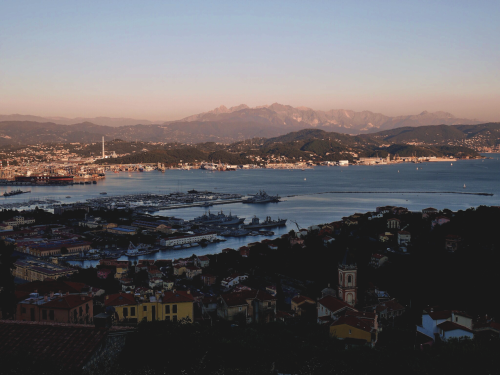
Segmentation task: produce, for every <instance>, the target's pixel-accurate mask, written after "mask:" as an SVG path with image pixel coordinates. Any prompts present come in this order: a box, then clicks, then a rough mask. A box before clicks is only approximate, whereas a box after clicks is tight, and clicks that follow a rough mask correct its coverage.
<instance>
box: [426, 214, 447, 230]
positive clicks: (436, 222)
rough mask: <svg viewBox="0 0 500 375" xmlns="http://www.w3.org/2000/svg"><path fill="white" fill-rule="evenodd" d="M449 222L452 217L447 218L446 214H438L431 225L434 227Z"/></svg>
mask: <svg viewBox="0 0 500 375" xmlns="http://www.w3.org/2000/svg"><path fill="white" fill-rule="evenodd" d="M449 222H450V219H449V218H447V217H446V216H438V217H436V218H435V219H434V220H432V223H431V225H432V227H433V228H434V227H435V226H436V225H443V224H446V223H449Z"/></svg>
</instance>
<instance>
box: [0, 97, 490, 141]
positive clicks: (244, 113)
mask: <svg viewBox="0 0 500 375" xmlns="http://www.w3.org/2000/svg"><path fill="white" fill-rule="evenodd" d="M0 121H32V122H43V123H49V122H50V123H53V124H58V125H75V124H81V123H85V122H89V123H92V124H95V125H101V126H110V127H120V126H132V125H155V124H156V125H167V126H169V127H170V128H171V130H172V131H173V132H174V133H175V134H179V132H182V133H183V132H185V131H193V132H198V131H200V127H201V128H204V130H205V131H203V132H204V133H206V131H207V130H208V131H209V132H210V131H213V132H217V131H226V132H227V131H229V132H231V133H235V130H236V133H238V134H239V135H240V136H245V137H247V138H248V137H254V136H275V135H279V134H284V133H286V132H289V131H294V130H299V129H305V128H318V129H324V130H327V131H335V132H339V133H346V134H364V133H365V134H366V133H373V132H378V131H382V130H390V129H394V128H398V127H407V126H422V125H462V124H466V125H473V124H479V123H481V122H480V121H478V120H476V119H473V120H472V119H465V118H457V117H455V116H453V115H452V114H451V113H448V112H441V111H439V112H433V113H430V112H427V111H424V112H422V113H420V114H418V115H408V116H396V117H391V116H386V115H383V114H381V113H374V112H370V111H362V112H355V111H352V110H344V109H334V110H330V111H316V110H313V109H311V108H307V107H292V106H289V105H283V104H278V103H274V104H271V105H265V106H259V107H255V108H250V107H248V106H247V105H245V104H241V105H239V106H236V107H231V108H226V107H225V106H220V107H218V108H215V109H214V110H212V111H208V112H204V113H200V114H196V115H192V116H188V117H186V118H183V119H181V120H177V121H168V122H164V123H158V122H156V123H155V122H153V121H149V120H140V119H132V118H110V117H95V118H82V117H79V118H65V117H40V116H31V115H18V114H15V115H0ZM186 123H189V124H190V126H188V127H186ZM205 128H206V129H205Z"/></svg>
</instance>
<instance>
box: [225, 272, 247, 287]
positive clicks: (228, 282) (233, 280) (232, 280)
mask: <svg viewBox="0 0 500 375" xmlns="http://www.w3.org/2000/svg"><path fill="white" fill-rule="evenodd" d="M246 279H248V276H247V275H238V274H235V275H231V276H229V277H226V278H225V279H224V280H222V281H221V282H220V285H222V286H223V287H225V288H232V287H233V286H235V285H238V284H239V283H240V282H241V281H243V280H246Z"/></svg>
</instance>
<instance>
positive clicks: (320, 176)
mask: <svg viewBox="0 0 500 375" xmlns="http://www.w3.org/2000/svg"><path fill="white" fill-rule="evenodd" d="M486 156H490V157H492V158H493V159H485V160H460V161H454V162H436V163H423V164H412V163H406V164H397V165H382V166H349V167H316V168H314V169H310V170H305V171H302V170H267V169H254V170H239V171H235V172H206V171H202V170H193V171H180V170H168V171H167V172H165V173H160V172H157V171H153V172H142V173H139V172H136V173H123V172H122V173H120V174H114V173H108V174H107V175H106V179H105V180H104V181H99V182H98V183H97V185H75V186H66V187H38V186H34V187H30V188H31V191H32V193H31V194H26V195H21V196H18V197H10V198H1V200H0V203H3V202H17V201H23V200H27V199H33V198H53V199H58V200H61V201H63V202H68V203H69V202H76V201H85V200H86V199H88V198H96V197H99V196H100V195H99V193H100V192H103V191H105V192H107V193H108V196H114V195H124V194H134V193H147V192H149V193H171V192H176V191H184V192H186V191H187V190H190V189H196V190H210V191H214V192H227V193H239V194H244V195H247V194H253V193H257V192H258V191H259V190H265V191H266V192H267V193H268V194H272V195H274V194H279V195H280V196H282V197H284V198H283V202H280V203H268V204H261V205H258V204H243V203H235V204H227V205H220V206H213V207H210V210H211V211H217V210H223V211H224V212H226V213H229V212H231V213H232V214H236V215H238V216H240V217H245V218H247V221H249V220H250V218H252V217H253V216H254V215H256V216H257V217H259V218H261V219H264V218H265V217H266V216H271V218H273V219H276V218H278V217H280V218H284V219H288V220H289V221H288V222H287V226H286V227H283V228H279V229H277V228H276V229H273V231H274V232H275V236H278V235H281V234H283V233H287V232H288V231H290V230H291V229H297V227H296V224H295V223H293V222H292V221H296V222H297V223H298V224H299V225H300V227H307V226H309V225H312V224H321V223H326V222H331V221H335V220H339V219H341V218H342V217H343V216H348V215H351V214H353V213H355V212H366V211H371V210H374V209H375V207H376V206H381V205H398V206H404V207H407V208H408V209H410V210H421V209H423V208H425V207H429V206H432V207H435V208H438V209H443V208H449V209H451V210H459V209H466V208H469V207H475V206H479V205H500V161H499V160H498V158H499V157H500V155H498V154H487V155H486ZM464 184H465V185H466V188H465V189H464V187H463V186H464ZM10 189H11V188H7V190H10ZM341 192H342V193H341ZM347 192H352V193H347ZM354 192H356V193H354ZM371 192H377V193H376V194H375V193H371ZM422 192H437V194H427V193H422ZM442 192H469V193H473V192H484V193H492V194H494V195H493V196H480V195H461V194H443V193H442ZM320 193H322V194H320ZM66 196H71V198H65V197H66ZM205 211H207V209H206V208H201V207H196V208H182V209H175V210H166V211H159V212H158V213H157V214H159V215H164V216H176V217H181V218H183V219H192V218H194V217H195V216H199V215H201V214H203V213H204V212H205ZM264 238H269V237H264V236H256V237H240V238H230V239H228V240H227V241H226V242H222V243H219V244H211V245H209V246H207V247H205V248H201V247H195V248H192V249H183V250H168V251H162V252H159V253H155V254H152V255H148V256H145V258H150V259H151V258H156V259H172V258H179V257H185V256H189V255H192V254H197V255H202V254H207V253H218V252H220V251H221V250H222V249H223V248H226V247H231V248H237V247H239V246H243V245H245V244H247V243H248V242H253V241H260V240H262V239H264ZM123 259H127V258H126V257H123ZM139 259H140V258H139ZM76 264H82V263H76ZM90 264H95V262H93V263H91V262H85V263H84V265H85V266H88V265H90Z"/></svg>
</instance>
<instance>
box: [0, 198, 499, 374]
mask: <svg viewBox="0 0 500 375" xmlns="http://www.w3.org/2000/svg"><path fill="white" fill-rule="evenodd" d="M194 193H195V192H193V194H194ZM196 194H198V196H202V195H203V194H207V192H205V193H203V192H202V193H200V192H196ZM225 198H230V199H231V198H233V199H234V198H237V197H234V196H232V197H225ZM499 209H500V208H499V207H478V208H477V209H470V210H467V211H459V212H452V211H450V210H446V209H444V210H438V209H436V208H432V207H429V208H426V209H424V210H422V211H421V212H412V211H409V210H408V209H406V208H404V207H397V206H381V207H377V208H376V209H375V210H374V211H372V212H366V213H355V214H353V215H351V216H348V217H344V218H343V219H342V220H340V221H335V222H331V223H326V224H321V225H313V226H310V227H307V228H301V227H300V226H299V225H298V224H297V230H292V231H290V232H289V233H287V234H284V235H282V236H280V237H277V238H274V239H262V240H260V241H254V242H250V243H248V244H247V245H246V246H241V247H239V248H225V249H223V250H222V252H221V253H218V254H209V253H207V254H206V255H192V256H189V257H185V258H176V257H175V251H174V252H170V253H168V254H169V255H171V256H170V257H165V258H158V257H156V258H155V259H148V258H147V255H148V254H151V253H152V252H159V251H164V250H165V249H173V250H175V249H177V248H181V247H183V248H185V247H186V246H187V247H189V246H206V244H207V243H210V242H212V241H218V240H222V239H223V235H224V232H227V230H228V229H229V228H231V227H236V228H238V229H237V230H245V227H244V225H242V221H241V220H240V219H239V218H237V217H231V216H230V215H222V212H220V214H218V215H211V216H207V215H204V216H203V217H200V218H195V219H193V220H192V221H184V220H182V219H178V218H176V217H165V218H162V219H159V218H153V217H151V216H149V215H145V214H143V213H141V212H136V211H135V210H134V209H133V207H127V208H126V209H120V208H119V207H115V206H114V205H106V204H104V205H99V206H92V205H81V204H79V205H78V204H74V205H66V206H61V207H60V208H59V209H55V210H54V213H50V212H48V211H44V210H41V209H36V210H33V211H30V212H18V211H14V210H3V211H1V212H0V214H1V220H2V223H1V224H0V226H1V231H0V238H1V240H2V251H6V250H5V249H11V253H12V259H13V269H12V275H13V277H14V278H15V279H14V280H15V284H14V285H12V288H13V290H12V291H11V293H12V296H13V297H12V298H13V299H14V300H12V301H11V304H10V305H8V304H2V314H3V318H4V320H3V321H2V322H0V332H2V336H3V337H12V338H14V337H17V335H19V334H21V332H26V329H28V328H26V327H37V325H39V327H40V329H42V328H43V332H44V333H43V334H44V335H51V336H53V337H55V339H54V340H53V341H52V343H53V345H59V344H58V343H59V342H60V341H58V339H57V337H58V335H70V336H71V335H74V334H77V333H76V332H78V335H80V336H78V337H80V338H79V339H78V340H81V339H85V338H86V337H87V336H88V337H89V338H90V337H91V336H93V335H94V333H93V332H95V331H94V330H93V327H100V328H101V329H103V330H102V331H100V332H101V333H100V335H102V338H101V339H100V340H98V341H95V344H94V346H90V347H89V348H88V349H87V350H88V353H89V354H88V355H86V356H85V357H83V356H82V357H81V361H80V362H77V363H68V362H61V363H60V364H61V366H67V367H66V368H78V369H79V370H82V369H87V370H88V369H90V368H92V366H94V367H95V366H97V364H98V363H100V362H99V361H102V360H103V358H102V356H100V355H99V353H98V351H103V350H104V351H105V352H107V350H108V349H107V346H113V350H111V349H110V353H111V352H113V356H114V357H115V358H118V356H119V353H120V351H121V349H117V347H119V348H123V347H126V345H128V344H127V343H126V337H127V335H130V334H132V333H131V332H134V330H137V329H138V324H139V323H141V322H172V323H176V324H177V323H179V324H189V325H191V324H195V325H207V326H210V327H213V326H224V325H228V326H239V327H242V326H246V325H254V324H261V323H262V324H271V323H276V322H280V323H281V324H285V325H290V326H291V327H294V326H297V324H298V325H301V324H312V325H316V326H318V327H321V330H322V331H323V332H324V333H325V335H328V336H329V337H331V339H332V340H334V339H335V340H341V341H342V342H343V343H344V344H345V346H346V347H359V346H368V347H377V345H379V343H380V342H382V343H383V342H384V333H385V332H386V331H387V330H394V329H395V328H398V327H400V328H404V329H408V327H411V326H412V322H415V323H413V324H414V325H413V333H412V337H413V339H412V340H413V345H414V346H415V347H416V348H420V350H425V349H426V348H429V347H432V346H434V345H442V343H446V342H448V341H450V340H454V339H459V340H463V339H464V338H468V339H479V338H482V339H486V338H491V337H497V338H498V336H499V335H500V328H499V327H500V326H499V325H498V324H497V323H496V322H495V317H496V316H498V315H497V314H498V313H499V311H498V306H496V307H495V306H494V304H492V303H489V304H485V303H480V304H474V303H473V302H471V303H465V302H464V301H463V299H461V298H459V295H460V290H464V289H463V287H464V285H461V286H459V285H457V286H456V288H457V293H448V294H447V295H446V297H444V296H443V295H442V294H441V291H440V290H441V289H442V288H443V286H439V283H440V281H442V280H446V279H447V278H449V277H452V274H453V273H454V272H456V271H453V270H451V269H448V268H447V267H446V266H444V264H450V263H452V264H455V265H456V264H457V262H460V261H461V259H462V260H463V259H464V257H468V256H469V254H470V252H471V251H473V250H474V251H479V252H481V251H483V250H482V249H485V250H487V249H488V248H489V246H496V245H495V244H497V240H496V239H495V237H492V236H490V235H489V234H486V233H484V231H485V230H488V228H489V227H490V226H486V227H483V228H482V229H480V231H481V233H484V234H483V242H482V243H481V245H480V248H478V247H477V245H476V238H477V235H478V233H474V232H473V228H474V227H475V224H474V222H473V220H476V219H475V218H477V217H482V218H487V217H496V216H497V215H498V212H499V211H498V210H499ZM252 222H253V223H254V225H257V229H258V228H259V226H258V223H259V221H258V220H255V221H252ZM225 223H226V224H227V225H224V224H225ZM273 223H274V224H270V225H269V226H272V225H280V223H279V222H273ZM491 223H493V222H491ZM264 227H265V226H264ZM465 228H467V229H465ZM250 229H252V228H250ZM233 230H234V229H233ZM266 230H268V229H267V228H266ZM124 249H125V250H124ZM162 254H163V252H162ZM165 254H167V253H165ZM431 254H434V255H432V256H431ZM139 256H141V257H140V258H139ZM429 257H431V258H429ZM14 259H15V260H14ZM74 259H88V260H94V261H95V262H97V263H96V264H95V266H93V267H90V268H81V267H78V266H76V265H74V264H72V261H71V260H74ZM431 259H434V260H433V261H434V262H435V263H436V264H435V266H438V265H439V264H442V265H443V267H444V268H440V269H439V271H437V270H436V271H434V269H435V268H434V266H433V265H429V264H428V263H429V261H431ZM443 262H444V263H443ZM409 264H412V266H411V267H410V266H409ZM416 264H420V266H418V267H416V266H415V265H416ZM420 267H423V268H420ZM426 268H428V269H426ZM415 272H417V273H419V272H429V273H430V275H432V277H433V278H434V279H433V280H428V281H427V280H425V279H419V280H413V277H415V276H416V274H415ZM436 272H437V273H436ZM476 272H477V271H474V272H473V274H475V273H476ZM405 273H406V275H403V274H405ZM396 280H398V281H397V282H396ZM415 282H416V283H418V284H419V287H418V288H416V289H415V288H413V286H412V284H413V283H415ZM434 283H436V284H434ZM476 284H477V283H476V282H474V283H472V285H470V286H469V287H467V288H468V289H471V288H475V287H476ZM444 285H446V282H445V281H444ZM5 288H6V287H5V286H4V291H3V292H6V290H5ZM460 288H462V289H460ZM485 293H487V292H482V294H485ZM477 298H487V297H486V295H481V292H480V293H479V294H478V296H477ZM492 302H493V301H492ZM5 319H8V320H5ZM28 322H29V326H26V325H25V324H26V323H28ZM75 327H79V328H78V330H76V331H75ZM33 329H35V330H36V329H38V328H33ZM24 335H25V336H24V337H26V339H25V340H30V339H29V337H30V334H28V333H24ZM61 337H62V336H61ZM78 340H77V339H76V338H75V341H72V342H70V343H68V345H67V346H66V347H65V348H64V349H62V351H63V352H66V351H67V352H71V351H74V350H76V349H75V347H74V345H77V341H78ZM385 340H387V338H386V339H385ZM10 345H12V343H11V339H7V340H2V350H3V351H4V352H5V351H6V352H7V353H8V352H9V347H10ZM23 345H29V341H26V342H25V343H24V344H23ZM48 345H49V347H50V345H52V344H50V343H49V344H48ZM72 345H73V346H72ZM102 345H104V348H103V346H102ZM384 345H385V344H384ZM64 358H65V356H64ZM107 360H110V358H107ZM75 366H76V367H75Z"/></svg>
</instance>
